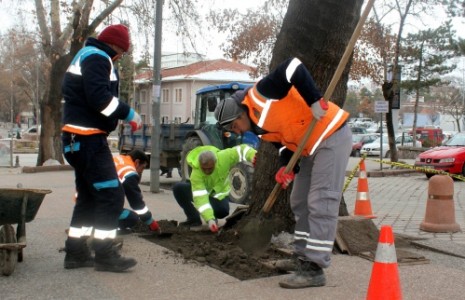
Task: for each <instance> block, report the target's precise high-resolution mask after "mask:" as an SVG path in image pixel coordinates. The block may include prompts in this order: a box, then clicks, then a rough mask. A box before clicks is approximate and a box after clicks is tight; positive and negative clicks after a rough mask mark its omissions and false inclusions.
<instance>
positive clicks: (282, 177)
mask: <svg viewBox="0 0 465 300" xmlns="http://www.w3.org/2000/svg"><path fill="white" fill-rule="evenodd" d="M285 169H286V167H281V168H280V169H279V170H278V172H277V173H276V175H275V176H274V178H275V180H276V182H277V183H279V184H280V185H281V187H282V189H283V190H285V189H287V187H288V186H289V184H291V182H292V181H293V180H294V177H295V174H294V171H292V170H291V171H289V173H287V174H285V173H284V170H285Z"/></svg>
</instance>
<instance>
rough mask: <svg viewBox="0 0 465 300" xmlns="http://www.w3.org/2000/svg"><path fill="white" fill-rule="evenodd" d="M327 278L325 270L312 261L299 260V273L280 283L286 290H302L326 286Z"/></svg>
mask: <svg viewBox="0 0 465 300" xmlns="http://www.w3.org/2000/svg"><path fill="white" fill-rule="evenodd" d="M325 284H326V277H325V274H324V272H323V269H322V268H321V267H320V266H318V265H317V264H315V263H313V262H310V261H303V260H301V259H298V260H297V271H296V272H295V273H294V274H292V275H290V276H288V277H287V278H285V279H284V280H282V281H280V282H279V286H280V287H283V288H286V289H301V288H306V287H316V286H324V285H325Z"/></svg>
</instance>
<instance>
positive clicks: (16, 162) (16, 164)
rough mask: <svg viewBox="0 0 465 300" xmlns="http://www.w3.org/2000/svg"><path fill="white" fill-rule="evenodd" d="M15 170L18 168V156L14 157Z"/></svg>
mask: <svg viewBox="0 0 465 300" xmlns="http://www.w3.org/2000/svg"><path fill="white" fill-rule="evenodd" d="M15 168H19V155H16V161H15Z"/></svg>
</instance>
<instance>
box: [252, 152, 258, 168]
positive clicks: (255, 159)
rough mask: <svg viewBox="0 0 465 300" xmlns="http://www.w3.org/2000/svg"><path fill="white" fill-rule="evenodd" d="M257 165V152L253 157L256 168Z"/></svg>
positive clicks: (253, 164)
mask: <svg viewBox="0 0 465 300" xmlns="http://www.w3.org/2000/svg"><path fill="white" fill-rule="evenodd" d="M256 165H257V154H255V155H254V157H253V158H252V166H253V167H254V168H255V166H256Z"/></svg>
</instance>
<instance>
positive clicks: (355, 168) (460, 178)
mask: <svg viewBox="0 0 465 300" xmlns="http://www.w3.org/2000/svg"><path fill="white" fill-rule="evenodd" d="M365 159H366V154H365V155H363V156H362V157H361V159H360V161H359V162H358V164H357V165H356V166H355V167H354V168H353V170H352V172H350V174H349V177H348V178H347V179H346V182H345V183H344V188H343V189H342V192H345V190H346V189H347V187H348V186H349V184H350V182H351V181H352V179H353V178H354V177H355V173H357V170H358V169H359V168H360V164H361V163H362V161H363V160H365ZM370 160H371V161H375V162H381V163H383V164H386V165H391V166H396V167H401V168H404V169H411V170H415V171H418V172H423V173H432V174H436V175H447V176H450V177H452V178H455V179H458V180H461V181H465V177H464V176H462V175H457V174H451V173H449V172H446V171H442V170H435V169H430V168H423V167H416V166H414V165H409V164H406V163H400V162H393V161H386V160H379V159H370Z"/></svg>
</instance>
